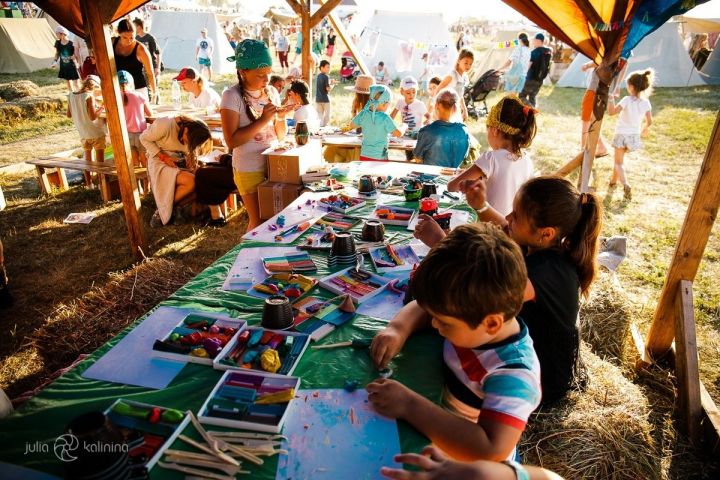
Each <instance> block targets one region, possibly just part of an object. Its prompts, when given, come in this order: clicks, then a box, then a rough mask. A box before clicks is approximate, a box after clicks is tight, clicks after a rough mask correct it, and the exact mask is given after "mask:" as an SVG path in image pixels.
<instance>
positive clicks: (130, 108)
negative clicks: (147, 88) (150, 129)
mask: <svg viewBox="0 0 720 480" xmlns="http://www.w3.org/2000/svg"><path fill="white" fill-rule="evenodd" d="M118 80H119V81H120V91H121V92H122V95H123V105H124V106H125V124H126V125H127V130H128V137H130V151H131V153H132V160H133V165H134V166H136V167H138V166H143V167H147V157H146V156H145V147H143V145H142V143H141V142H140V134H141V133H142V132H144V131H145V129H146V128H147V120H146V119H145V117H147V116H150V115H152V111H151V110H150V103H148V101H147V100H146V99H145V97H143V96H142V95H138V94H137V93H135V92H134V91H132V84H131V82H132V76H131V75H130V73H128V72H127V71H125V70H120V71H119V72H118Z"/></svg>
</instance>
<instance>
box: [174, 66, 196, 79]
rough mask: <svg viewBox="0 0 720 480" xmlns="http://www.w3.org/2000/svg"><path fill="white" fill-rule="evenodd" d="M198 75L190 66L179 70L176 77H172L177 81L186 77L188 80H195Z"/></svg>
mask: <svg viewBox="0 0 720 480" xmlns="http://www.w3.org/2000/svg"><path fill="white" fill-rule="evenodd" d="M199 76H200V75H198V72H197V71H196V70H195V69H194V68H192V67H186V68H183V69H182V70H180V73H178V74H177V77H175V78H173V80H177V81H178V82H179V81H180V80H185V79H186V78H189V79H190V80H195V79H196V78H198V77H199Z"/></svg>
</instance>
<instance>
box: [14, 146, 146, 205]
mask: <svg viewBox="0 0 720 480" xmlns="http://www.w3.org/2000/svg"><path fill="white" fill-rule="evenodd" d="M71 153H72V151H67V152H60V153H57V154H55V155H51V156H49V157H42V158H37V159H33V160H27V161H26V163H29V164H31V165H35V170H36V171H37V176H38V182H39V184H40V190H42V192H43V193H47V194H49V193H52V191H53V189H57V190H60V191H63V190H67V188H68V182H67V177H66V176H65V170H78V171H81V172H84V173H96V174H98V177H99V179H100V195H101V197H102V199H103V201H104V202H109V201H111V200H112V199H113V198H117V196H118V188H117V185H116V184H117V180H116V179H112V178H110V177H117V169H116V168H115V164H114V163H113V159H112V158H110V159H106V160H105V161H104V162H88V161H87V160H85V159H82V158H75V157H72V156H71ZM86 178H87V177H86ZM135 178H138V179H145V178H147V168H144V167H138V168H135Z"/></svg>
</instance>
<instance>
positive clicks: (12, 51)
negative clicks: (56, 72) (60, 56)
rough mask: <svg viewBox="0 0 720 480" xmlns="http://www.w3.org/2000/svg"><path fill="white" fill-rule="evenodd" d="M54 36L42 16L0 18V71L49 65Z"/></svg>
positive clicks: (53, 52) (21, 69)
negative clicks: (0, 46)
mask: <svg viewBox="0 0 720 480" xmlns="http://www.w3.org/2000/svg"><path fill="white" fill-rule="evenodd" d="M56 40H57V38H56V37H55V34H54V33H53V30H52V28H50V25H49V24H48V22H47V20H45V19H44V18H0V45H2V48H0V72H2V73H29V72H34V71H36V70H41V69H43V68H50V64H51V63H52V61H53V58H55V47H54V46H53V45H54V44H55V41H56Z"/></svg>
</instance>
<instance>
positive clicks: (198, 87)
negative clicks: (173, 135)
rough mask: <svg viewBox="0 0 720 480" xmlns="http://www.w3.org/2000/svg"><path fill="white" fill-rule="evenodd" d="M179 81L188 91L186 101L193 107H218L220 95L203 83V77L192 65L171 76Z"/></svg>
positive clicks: (215, 108)
mask: <svg viewBox="0 0 720 480" xmlns="http://www.w3.org/2000/svg"><path fill="white" fill-rule="evenodd" d="M173 80H177V81H178V82H179V83H180V86H181V87H182V89H183V90H184V91H186V92H188V103H189V104H190V105H191V106H193V107H195V108H208V107H210V108H211V109H212V110H213V111H216V110H218V109H219V108H220V95H218V93H217V92H216V91H215V90H213V89H212V88H210V87H208V86H207V85H205V79H204V78H203V77H202V76H200V74H199V73H198V72H197V70H195V69H194V68H192V67H186V68H183V69H182V70H180V73H179V74H178V75H177V76H176V77H175V78H173Z"/></svg>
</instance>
